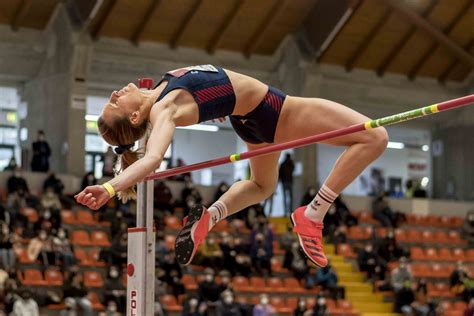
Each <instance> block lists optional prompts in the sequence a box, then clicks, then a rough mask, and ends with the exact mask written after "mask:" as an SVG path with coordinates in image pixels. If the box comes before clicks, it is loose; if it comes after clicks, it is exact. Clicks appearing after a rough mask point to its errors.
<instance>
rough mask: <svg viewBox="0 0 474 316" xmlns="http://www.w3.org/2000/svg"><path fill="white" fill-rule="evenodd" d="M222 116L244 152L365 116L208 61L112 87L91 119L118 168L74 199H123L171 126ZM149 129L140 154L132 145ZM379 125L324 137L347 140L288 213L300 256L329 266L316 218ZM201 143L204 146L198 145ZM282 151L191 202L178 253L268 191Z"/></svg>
mask: <svg viewBox="0 0 474 316" xmlns="http://www.w3.org/2000/svg"><path fill="white" fill-rule="evenodd" d="M226 116H229V118H230V122H231V124H232V126H233V128H234V130H235V131H236V133H237V134H238V135H239V136H240V137H241V138H242V139H243V140H244V141H245V142H246V143H247V146H248V148H249V150H252V149H256V148H260V147H262V146H266V145H267V144H272V143H282V142H288V141H291V140H295V139H300V138H303V137H307V136H311V135H316V134H320V133H324V132H327V131H332V130H336V129H340V128H343V127H347V126H350V125H353V124H358V123H363V122H366V121H368V120H369V118H367V117H365V116H364V115H362V114H359V113H358V112H356V111H354V110H351V109H350V108H347V107H345V106H343V105H341V104H338V103H335V102H332V101H328V100H324V99H318V98H301V97H294V96H289V95H286V94H284V93H283V92H281V91H280V90H278V89H275V88H273V87H271V86H268V85H266V84H264V83H262V82H260V81H258V80H256V79H254V78H251V77H249V76H246V75H243V74H239V73H236V72H233V71H230V70H227V69H222V68H220V67H216V66H212V65H202V66H192V67H186V68H181V69H177V70H173V71H170V72H168V73H166V74H165V76H164V77H163V79H162V80H161V81H160V82H159V83H158V85H157V86H156V87H155V88H154V89H153V90H146V91H144V90H140V89H138V88H137V86H135V85H134V84H133V83H130V84H128V85H127V86H126V87H123V88H122V89H121V90H119V91H114V92H112V94H111V96H110V100H109V102H108V103H107V104H106V105H105V107H104V109H103V112H102V114H101V116H100V117H99V120H98V127H99V131H100V133H101V135H102V137H103V138H104V140H105V141H106V142H107V143H109V144H110V145H113V146H118V147H117V148H116V152H117V153H118V154H120V155H121V159H120V168H119V170H118V172H119V174H118V175H117V176H116V177H115V178H113V179H112V180H110V181H109V182H107V183H105V184H104V185H94V186H89V187H87V188H85V189H84V190H83V191H82V192H80V193H79V194H78V195H76V200H77V202H79V203H81V204H84V205H86V206H87V207H89V208H91V209H93V210H97V209H98V208H100V207H101V206H102V205H104V204H105V203H106V202H107V201H108V200H109V199H110V198H111V197H113V196H114V195H115V193H116V192H118V196H119V198H121V199H122V200H123V201H126V200H127V199H128V198H133V197H134V196H135V191H134V189H133V187H134V185H135V184H137V183H138V182H140V181H142V180H144V178H145V177H146V176H148V175H150V174H151V173H152V172H153V171H154V170H156V169H157V168H158V167H159V166H160V163H161V161H162V160H163V155H164V154H165V152H166V149H167V148H168V146H169V145H170V143H171V141H172V139H173V133H174V130H175V128H176V127H178V126H188V125H193V124H196V123H200V122H203V121H208V120H213V119H218V118H223V117H226ZM148 128H151V132H150V137H149V139H148V142H147V145H146V149H145V152H144V154H143V153H142V154H141V156H140V157H142V158H141V159H138V158H139V153H138V152H137V151H133V150H132V147H133V144H134V143H135V142H136V141H137V140H139V139H140V138H142V137H143V136H144V135H145V133H146V131H147V129H148ZM387 142H388V135H387V132H386V130H385V129H384V128H377V129H370V130H366V131H361V132H357V133H353V134H350V135H346V136H340V137H337V138H334V139H330V140H327V141H324V142H323V143H325V144H329V145H335V146H346V147H347V149H346V150H345V151H344V152H343V153H342V155H341V156H340V157H339V158H338V159H337V161H336V162H335V164H334V167H333V169H332V171H331V173H330V174H329V176H328V178H327V179H326V181H325V182H324V184H323V185H322V186H321V188H320V189H319V191H318V193H317V194H316V196H315V198H314V200H313V201H312V202H311V203H310V204H309V205H307V206H303V207H299V208H297V209H296V210H295V211H294V212H293V213H292V214H291V219H292V222H293V225H294V232H295V233H296V234H297V235H298V239H299V243H300V245H301V247H302V248H303V250H304V252H305V254H306V255H307V256H308V258H309V259H310V260H311V261H312V262H313V263H314V264H316V265H317V266H319V267H324V266H326V265H327V259H326V256H325V255H324V252H323V245H322V228H323V224H322V222H323V218H324V215H325V214H326V212H327V211H328V209H329V206H330V205H331V203H332V202H333V201H334V200H335V199H336V197H337V196H338V195H339V194H340V192H341V191H342V190H343V189H344V188H345V187H346V186H347V185H349V184H350V183H351V182H352V181H353V180H354V179H355V178H356V177H357V176H358V175H359V174H360V173H361V172H362V171H363V170H364V169H365V167H367V165H369V164H370V163H371V162H372V161H374V160H375V159H376V158H377V157H379V156H380V155H381V154H382V153H383V152H384V150H385V148H386V147H387ZM202 150H205V148H203V149H202ZM279 156H280V153H279V152H277V153H272V154H268V155H265V156H259V157H254V158H250V168H251V179H250V180H242V181H238V182H236V183H234V184H233V185H232V186H231V187H230V189H229V190H228V191H227V192H226V193H225V194H224V195H223V196H222V197H221V198H220V199H219V200H218V201H216V202H214V203H213V204H212V205H211V206H210V207H209V208H205V207H203V206H197V207H195V208H194V209H192V210H190V212H189V216H188V217H187V218H185V219H184V227H183V229H182V230H181V231H180V232H179V234H178V236H177V238H176V244H175V251H176V257H177V259H178V261H179V262H180V263H181V264H189V263H190V262H191V261H192V259H193V257H194V255H195V254H196V251H197V249H198V247H199V245H200V244H201V243H202V242H203V241H204V239H205V237H206V235H207V233H208V232H209V231H210V230H211V229H212V227H213V226H214V225H216V223H218V222H219V221H221V220H223V219H225V218H226V217H227V216H229V215H231V214H233V213H236V212H238V211H240V210H242V209H244V208H246V207H247V206H249V205H252V204H255V203H259V202H261V201H262V200H264V199H266V198H267V197H269V196H270V195H271V194H272V193H273V192H274V190H275V188H276V186H277V183H278V158H279Z"/></svg>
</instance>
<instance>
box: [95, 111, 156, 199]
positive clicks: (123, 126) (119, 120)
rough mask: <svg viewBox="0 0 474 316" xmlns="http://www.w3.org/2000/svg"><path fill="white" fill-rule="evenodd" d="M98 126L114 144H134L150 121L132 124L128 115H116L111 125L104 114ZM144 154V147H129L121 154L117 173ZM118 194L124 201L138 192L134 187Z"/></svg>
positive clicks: (104, 135) (103, 136) (144, 131)
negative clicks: (133, 148) (136, 124)
mask: <svg viewBox="0 0 474 316" xmlns="http://www.w3.org/2000/svg"><path fill="white" fill-rule="evenodd" d="M97 126H98V128H99V132H100V134H101V135H102V138H103V139H104V140H105V141H106V142H107V143H108V144H110V145H112V146H119V145H122V146H123V145H128V144H133V143H135V141H137V140H139V139H140V138H142V137H143V136H145V133H146V131H147V128H148V122H147V121H145V122H143V123H142V124H140V125H138V126H134V125H132V123H131V122H130V120H129V119H128V118H127V117H119V116H116V117H114V119H113V120H112V124H111V125H109V124H107V123H106V122H105V120H104V119H103V118H102V116H100V117H99V119H98V120H97ZM142 156H143V149H141V148H138V149H136V150H132V149H127V150H125V151H124V152H123V153H122V154H120V155H119V158H120V159H118V160H117V165H116V166H115V168H114V172H115V174H116V175H118V174H120V173H121V172H122V171H123V170H125V169H127V168H128V166H130V165H131V164H133V163H134V162H135V161H137V160H138V159H139V158H141V157H142ZM117 196H118V198H119V199H120V200H122V202H123V203H125V202H127V201H128V200H129V199H135V198H136V196H137V193H136V191H135V188H134V187H130V188H127V189H126V190H123V191H121V192H118V193H117Z"/></svg>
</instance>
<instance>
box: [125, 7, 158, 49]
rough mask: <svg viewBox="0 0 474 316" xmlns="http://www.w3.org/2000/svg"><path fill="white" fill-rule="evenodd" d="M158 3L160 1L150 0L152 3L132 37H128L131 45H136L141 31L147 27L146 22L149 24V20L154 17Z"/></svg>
mask: <svg viewBox="0 0 474 316" xmlns="http://www.w3.org/2000/svg"><path fill="white" fill-rule="evenodd" d="M160 3H161V0H152V2H151V3H150V6H149V7H148V8H147V10H146V12H145V15H144V16H143V18H142V20H141V21H140V24H138V26H137V28H136V29H135V30H134V31H133V34H132V37H130V41H132V43H133V44H135V45H138V42H139V41H140V36H141V35H142V33H143V30H144V29H145V27H146V26H147V24H148V22H150V19H151V18H152V17H153V16H154V15H155V12H156V10H157V9H158V7H159V6H160Z"/></svg>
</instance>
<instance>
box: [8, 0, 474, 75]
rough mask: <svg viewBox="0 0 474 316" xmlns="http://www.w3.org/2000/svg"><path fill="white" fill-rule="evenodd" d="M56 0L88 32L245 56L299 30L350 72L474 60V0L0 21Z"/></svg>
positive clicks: (83, 6)
mask: <svg viewBox="0 0 474 316" xmlns="http://www.w3.org/2000/svg"><path fill="white" fill-rule="evenodd" d="M59 2H63V3H66V5H67V7H68V11H69V13H70V14H71V17H72V18H73V20H74V21H75V22H76V23H77V24H78V25H87V28H88V31H89V32H90V34H91V36H92V37H93V38H95V39H98V38H102V37H111V38H122V39H127V40H130V41H131V42H133V43H135V44H139V43H141V42H160V43H166V44H168V45H169V46H170V47H172V48H175V47H195V48H199V49H204V50H207V51H208V52H209V53H213V52H214V51H216V50H231V51H238V52H242V53H243V54H244V55H246V56H250V55H252V54H262V55H271V54H273V53H274V52H275V51H276V50H277V48H278V47H279V45H280V44H281V42H282V41H283V39H284V38H285V36H286V35H288V34H290V33H297V34H298V37H297V38H298V39H299V43H300V44H301V45H302V47H303V48H304V49H305V51H306V52H308V53H310V54H311V55H310V56H314V58H315V60H317V61H318V62H321V63H327V64H337V65H342V66H344V67H345V68H346V70H347V71H351V70H352V69H354V68H363V69H369V70H373V71H375V72H376V73H377V74H378V75H380V76H382V75H383V74H385V73H399V74H405V75H407V76H408V77H409V78H411V79H413V78H416V77H434V78H437V79H438V80H440V81H442V82H443V81H446V80H454V81H462V80H464V79H465V78H466V77H467V76H468V75H469V73H470V72H471V71H472V70H473V68H474V1H473V0H103V1H101V0H80V1H79V0H63V1H60V0H8V1H4V0H2V1H0V23H1V24H9V25H11V27H12V29H13V30H17V29H18V28H21V27H26V28H36V29H44V28H45V26H46V25H47V22H48V20H49V18H50V17H51V15H52V13H53V12H54V8H55V6H56V5H57V4H58V3H59ZM96 4H97V6H96ZM95 6H96V8H97V9H98V10H97V11H96V14H95V15H94V16H93V18H92V20H91V21H87V20H88V17H90V16H91V12H94V10H93V8H94V7H95ZM86 21H87V22H86ZM89 22H90V23H89Z"/></svg>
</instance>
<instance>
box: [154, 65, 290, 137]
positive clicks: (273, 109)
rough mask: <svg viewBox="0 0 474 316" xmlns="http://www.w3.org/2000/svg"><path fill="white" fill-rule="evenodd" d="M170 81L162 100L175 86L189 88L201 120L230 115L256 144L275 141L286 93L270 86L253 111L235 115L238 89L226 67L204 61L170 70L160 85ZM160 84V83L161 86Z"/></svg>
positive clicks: (235, 125)
mask: <svg viewBox="0 0 474 316" xmlns="http://www.w3.org/2000/svg"><path fill="white" fill-rule="evenodd" d="M163 80H166V81H168V83H167V85H166V86H165V88H164V90H163V91H162V92H161V94H160V96H159V97H158V100H157V101H159V100H161V99H162V98H163V97H164V96H165V95H166V94H168V93H169V92H170V91H172V90H175V89H184V90H186V91H188V92H189V93H190V94H191V95H192V96H193V98H194V100H195V101H196V103H197V105H198V107H199V123H200V122H204V121H209V120H212V119H216V118H220V117H225V116H229V117H230V122H231V124H232V126H233V128H234V130H235V132H236V133H237V134H238V135H239V136H240V138H242V139H243V140H244V141H246V142H248V143H252V144H260V143H273V141H274V137H275V130H276V126H277V123H278V118H279V116H280V112H281V108H282V106H283V102H284V101H285V98H286V95H285V94H284V93H283V92H281V91H280V90H278V89H276V88H273V87H270V86H269V87H268V92H267V94H266V95H265V97H264V98H263V100H262V101H261V102H260V103H259V105H258V106H257V107H256V108H255V109H254V110H252V111H251V112H249V113H247V114H245V115H232V112H233V111H234V107H235V93H234V88H233V87H232V83H231V82H230V80H229V77H228V76H227V74H226V73H225V71H224V70H223V69H222V68H220V67H215V66H212V65H201V66H192V67H186V68H181V69H177V70H173V71H170V72H168V73H166V74H165V75H164V76H163V79H162V80H161V81H160V82H159V83H158V85H159V84H160V83H161V82H163ZM158 85H157V86H158Z"/></svg>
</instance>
